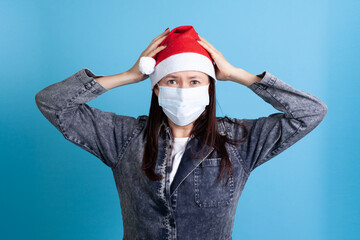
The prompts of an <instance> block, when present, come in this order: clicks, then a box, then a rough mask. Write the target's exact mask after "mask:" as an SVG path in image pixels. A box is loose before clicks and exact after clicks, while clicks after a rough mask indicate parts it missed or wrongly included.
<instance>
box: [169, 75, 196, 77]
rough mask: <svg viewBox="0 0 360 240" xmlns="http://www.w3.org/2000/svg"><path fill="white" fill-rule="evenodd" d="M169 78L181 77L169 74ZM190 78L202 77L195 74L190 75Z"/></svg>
mask: <svg viewBox="0 0 360 240" xmlns="http://www.w3.org/2000/svg"><path fill="white" fill-rule="evenodd" d="M167 78H179V77H177V76H175V75H169V76H167ZM189 78H201V77H200V76H198V75H194V76H190V77H189Z"/></svg>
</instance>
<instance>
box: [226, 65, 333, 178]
mask: <svg viewBox="0 0 360 240" xmlns="http://www.w3.org/2000/svg"><path fill="white" fill-rule="evenodd" d="M244 76H245V75H242V76H238V79H243V80H242V81H241V82H242V83H245V82H247V83H249V82H250V81H251V80H249V79H247V80H246V79H245V80H244ZM248 76H251V75H248ZM256 76H257V77H259V80H260V81H257V80H254V81H253V83H251V84H250V85H248V87H249V89H251V90H252V91H253V92H254V93H255V94H257V95H258V96H259V97H261V98H262V99H263V100H264V101H265V102H267V103H269V104H271V105H272V106H273V107H274V108H275V109H277V110H279V111H281V113H273V114H271V115H269V116H268V117H260V118H258V119H230V120H232V121H237V122H243V123H244V124H245V125H246V127H247V129H248V137H247V139H246V141H245V142H244V143H243V144H242V145H239V146H238V147H237V153H238V154H239V157H240V161H242V162H243V164H244V166H245V168H246V170H247V171H248V172H251V171H253V170H254V169H255V168H256V167H258V166H260V165H261V164H263V163H265V162H266V161H268V160H270V159H271V158H273V157H275V156H276V155H278V154H279V153H281V152H283V151H284V150H285V149H287V148H289V147H290V146H292V145H293V144H295V143H296V142H297V141H299V140H300V139H301V138H303V137H304V136H305V135H307V134H308V133H310V132H311V131H312V130H313V129H314V128H315V127H316V126H318V125H319V124H320V122H321V121H322V120H323V119H324V117H325V115H326V114H327V110H328V108H327V106H326V105H325V103H324V102H322V101H321V100H320V99H318V98H317V97H315V96H313V95H311V94H309V93H307V92H304V91H300V90H298V89H295V88H294V87H292V86H290V85H288V84H287V83H285V82H283V81H281V80H280V79H279V78H277V77H275V76H274V75H272V74H271V73H269V72H268V71H264V72H263V73H261V74H258V75H256ZM253 79H254V78H253ZM255 79H256V78H255ZM238 82H239V81H238ZM227 123H228V124H229V126H230V129H231V132H232V135H233V138H235V139H238V138H241V137H243V136H244V132H243V131H242V129H241V127H240V126H238V125H236V124H233V123H231V121H229V120H228V121H227Z"/></svg>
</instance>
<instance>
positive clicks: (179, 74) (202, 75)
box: [164, 71, 208, 78]
mask: <svg viewBox="0 0 360 240" xmlns="http://www.w3.org/2000/svg"><path fill="white" fill-rule="evenodd" d="M207 76H208V75H207V74H206V73H203V72H200V71H180V72H174V73H169V74H168V75H166V76H165V77H164V78H169V77H173V78H191V77H200V78H207Z"/></svg>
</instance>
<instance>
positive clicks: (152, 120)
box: [141, 76, 248, 185]
mask: <svg viewBox="0 0 360 240" xmlns="http://www.w3.org/2000/svg"><path fill="white" fill-rule="evenodd" d="M209 81H210V86H209V99H210V101H209V105H208V106H206V108H205V110H204V112H203V113H202V114H201V115H200V116H199V117H198V118H197V119H196V121H195V122H194V126H193V128H192V130H191V132H190V136H196V137H197V138H198V139H199V141H200V142H201V143H202V147H201V149H200V151H199V152H201V151H202V150H203V149H204V148H205V146H206V145H208V146H211V147H214V149H215V150H216V151H217V152H218V153H219V154H220V156H221V157H222V159H221V170H220V174H219V176H218V179H217V180H218V182H219V181H220V180H221V178H222V177H223V175H224V173H225V171H227V180H226V183H225V185H227V184H228V181H229V177H230V176H231V177H233V167H232V164H231V161H230V159H229V154H228V152H227V150H226V148H225V142H227V143H230V144H233V145H235V144H236V145H237V144H241V143H243V142H244V141H245V139H246V137H247V135H248V131H247V129H246V126H245V124H243V123H241V122H240V123H238V122H234V123H235V124H238V125H240V126H241V127H242V128H243V129H244V136H243V137H242V138H241V139H238V140H236V139H231V138H228V137H227V136H226V134H225V135H221V134H220V133H219V132H218V127H217V119H216V98H215V96H216V95H215V81H214V79H213V78H212V77H210V76H209ZM228 119H229V120H231V119H230V118H228ZM163 120H165V121H167V117H166V115H165V114H164V112H163V110H162V108H161V107H160V106H159V103H158V97H157V96H156V94H155V92H154V90H153V93H152V97H151V106H150V111H149V118H148V122H147V129H146V134H145V136H144V137H145V138H147V142H146V144H145V150H144V155H143V161H142V166H141V170H142V171H144V172H145V174H146V176H147V177H148V178H149V179H150V180H151V181H157V180H161V179H162V176H161V175H158V174H156V173H155V165H156V159H157V153H158V137H159V130H160V125H161V123H162V121H163Z"/></svg>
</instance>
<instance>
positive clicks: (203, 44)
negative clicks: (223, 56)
mask: <svg viewBox="0 0 360 240" xmlns="http://www.w3.org/2000/svg"><path fill="white" fill-rule="evenodd" d="M198 43H199V44H200V45H201V46H203V47H204V48H205V49H206V50H207V51H208V52H209V53H210V55H211V57H214V55H215V54H216V52H214V50H213V49H211V48H210V47H209V46H208V45H207V44H206V43H205V42H202V41H198Z"/></svg>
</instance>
